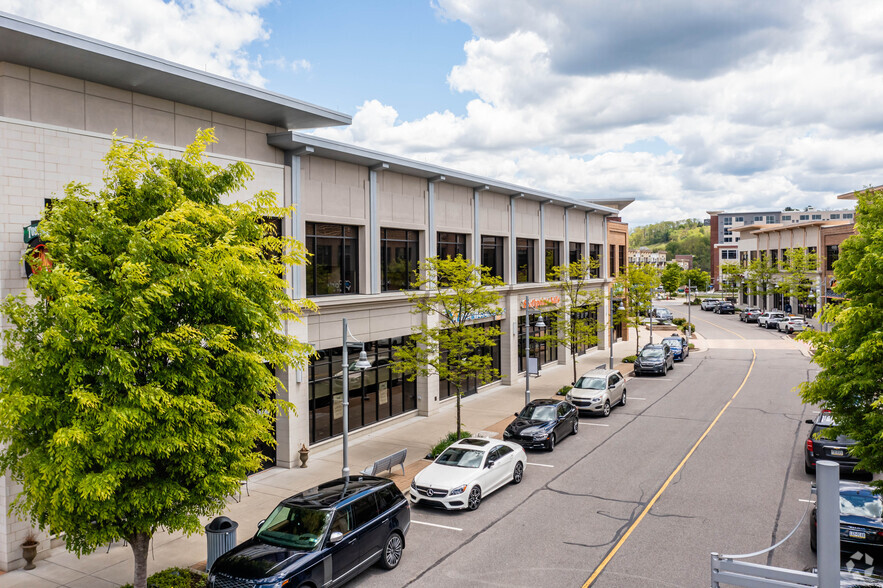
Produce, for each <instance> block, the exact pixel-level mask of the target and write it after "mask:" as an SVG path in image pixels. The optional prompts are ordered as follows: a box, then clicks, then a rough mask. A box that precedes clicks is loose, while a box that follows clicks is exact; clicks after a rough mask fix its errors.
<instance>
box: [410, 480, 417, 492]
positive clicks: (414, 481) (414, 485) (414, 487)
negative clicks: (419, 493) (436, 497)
mask: <svg viewBox="0 0 883 588" xmlns="http://www.w3.org/2000/svg"><path fill="white" fill-rule="evenodd" d="M411 488H413V489H414V490H416V489H417V480H411Z"/></svg>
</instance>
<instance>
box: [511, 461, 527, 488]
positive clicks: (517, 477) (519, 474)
mask: <svg viewBox="0 0 883 588" xmlns="http://www.w3.org/2000/svg"><path fill="white" fill-rule="evenodd" d="M523 479H524V464H522V463H521V462H520V461H519V462H518V463H516V464H515V471H514V472H512V483H513V484H521V480H523Z"/></svg>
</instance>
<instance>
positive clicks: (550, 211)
mask: <svg viewBox="0 0 883 588" xmlns="http://www.w3.org/2000/svg"><path fill="white" fill-rule="evenodd" d="M544 216H545V220H546V239H554V240H556V241H563V240H564V208H563V207H561V206H556V205H554V204H547V205H546V206H545V212H544Z"/></svg>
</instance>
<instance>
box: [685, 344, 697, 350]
mask: <svg viewBox="0 0 883 588" xmlns="http://www.w3.org/2000/svg"><path fill="white" fill-rule="evenodd" d="M687 347H688V348H689V349H690V351H693V350H694V349H696V346H695V345H693V344H692V343H690V344H689V345H687Z"/></svg>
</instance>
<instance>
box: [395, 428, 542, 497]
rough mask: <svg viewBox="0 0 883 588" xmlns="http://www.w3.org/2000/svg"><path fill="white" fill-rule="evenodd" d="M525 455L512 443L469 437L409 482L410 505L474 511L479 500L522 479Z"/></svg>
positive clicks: (450, 448) (449, 449)
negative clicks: (411, 503)
mask: <svg viewBox="0 0 883 588" xmlns="http://www.w3.org/2000/svg"><path fill="white" fill-rule="evenodd" d="M526 463H527V455H526V454H525V453H524V449H522V448H521V446H519V445H516V444H515V443H510V442H508V441H497V440H494V439H483V438H475V437H470V438H468V439H461V440H460V441H457V442H456V443H454V444H453V445H451V446H450V447H448V448H447V449H445V450H444V452H442V454H441V455H439V456H438V457H437V458H436V459H435V461H434V462H432V464H431V465H430V466H429V467H427V468H426V469H424V470H423V471H421V472H420V473H419V474H417V475H416V476H415V477H414V481H413V482H411V501H412V502H413V503H414V504H425V505H427V506H441V507H443V508H446V509H449V510H455V509H461V508H468V509H469V510H475V509H476V508H478V505H479V504H481V499H482V498H484V497H485V496H487V495H488V494H490V493H491V492H493V491H494V490H497V489H498V488H501V487H503V486H505V485H506V484H508V483H509V482H512V483H513V484H518V483H520V482H521V480H522V478H523V477H524V465H525V464H526Z"/></svg>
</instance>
